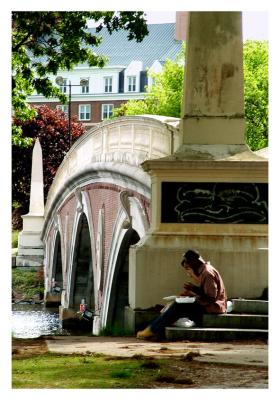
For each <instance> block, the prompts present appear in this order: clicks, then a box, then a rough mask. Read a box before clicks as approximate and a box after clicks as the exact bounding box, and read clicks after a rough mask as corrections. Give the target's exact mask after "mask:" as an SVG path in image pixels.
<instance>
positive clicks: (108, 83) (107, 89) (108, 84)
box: [104, 76, 113, 93]
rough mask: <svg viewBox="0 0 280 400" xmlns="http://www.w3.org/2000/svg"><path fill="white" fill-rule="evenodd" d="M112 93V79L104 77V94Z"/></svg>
mask: <svg viewBox="0 0 280 400" xmlns="http://www.w3.org/2000/svg"><path fill="white" fill-rule="evenodd" d="M112 92H113V77H112V76H104V93H112Z"/></svg>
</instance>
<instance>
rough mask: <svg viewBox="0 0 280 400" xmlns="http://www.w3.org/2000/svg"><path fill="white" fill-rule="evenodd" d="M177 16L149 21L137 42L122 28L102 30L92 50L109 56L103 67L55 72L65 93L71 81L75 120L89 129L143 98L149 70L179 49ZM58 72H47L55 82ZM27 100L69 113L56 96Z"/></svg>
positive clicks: (35, 96)
mask: <svg viewBox="0 0 280 400" xmlns="http://www.w3.org/2000/svg"><path fill="white" fill-rule="evenodd" d="M180 17H181V13H177V20H176V23H167V24H151V25H148V29H149V35H148V36H146V37H145V38H144V40H143V41H142V42H140V43H137V42H136V41H134V40H132V41H129V40H128V39H127V32H125V31H122V30H120V31H117V32H113V33H112V35H110V34H109V33H108V31H107V30H105V29H104V30H102V31H101V35H102V37H103V40H102V43H101V45H100V46H99V47H96V48H94V51H95V52H96V53H97V54H103V55H105V56H106V57H107V58H108V63H107V64H106V65H105V66H104V67H103V68H97V67H89V66H88V65H87V64H81V65H77V66H76V67H75V68H74V70H73V71H59V72H58V74H57V76H60V77H62V78H63V79H62V81H61V83H60V85H59V86H60V88H61V90H62V91H63V92H64V93H65V94H66V95H67V94H69V85H70V83H71V116H74V115H77V116H78V121H80V122H82V123H84V124H85V126H86V128H87V129H89V128H90V127H92V126H94V125H95V124H96V123H99V122H101V121H103V120H104V119H107V118H109V117H110V116H111V115H112V112H113V108H114V107H119V106H120V105H121V104H122V103H125V102H127V101H128V100H131V99H135V100H141V99H143V98H144V92H145V90H146V86H150V85H152V80H151V78H150V77H149V76H148V73H149V72H160V71H161V70H162V67H163V65H164V63H165V62H166V60H167V59H171V60H175V58H176V56H177V54H178V53H179V52H180V50H181V47H182V39H183V38H184V33H183V34H182V32H183V31H184V29H185V28H184V27H182V21H183V20H182V18H180ZM91 31H92V32H93V31H95V28H91ZM57 76H50V79H51V80H52V81H53V82H55V80H56V78H57ZM81 82H83V86H81ZM85 82H86V84H84V83H85ZM28 101H29V103H30V104H33V105H42V104H47V105H49V106H50V107H51V108H54V107H59V108H61V109H62V110H63V111H64V112H66V113H68V106H69V105H63V104H61V103H59V100H58V99H55V98H49V99H47V98H45V97H43V96H42V95H38V94H35V93H34V94H33V95H32V96H30V97H29V98H28Z"/></svg>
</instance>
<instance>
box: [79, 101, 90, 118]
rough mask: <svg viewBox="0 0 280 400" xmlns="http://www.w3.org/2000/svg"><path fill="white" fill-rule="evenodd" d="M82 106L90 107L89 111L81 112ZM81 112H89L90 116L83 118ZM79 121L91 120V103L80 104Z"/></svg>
mask: <svg viewBox="0 0 280 400" xmlns="http://www.w3.org/2000/svg"><path fill="white" fill-rule="evenodd" d="M82 107H88V108H89V112H87V111H86V112H81V108H82ZM81 114H85V115H87V114H89V118H81ZM78 117H79V121H90V120H91V104H79V115H78Z"/></svg>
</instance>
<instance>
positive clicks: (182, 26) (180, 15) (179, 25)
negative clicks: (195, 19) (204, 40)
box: [175, 11, 188, 41]
mask: <svg viewBox="0 0 280 400" xmlns="http://www.w3.org/2000/svg"><path fill="white" fill-rule="evenodd" d="M187 14H188V11H176V28H175V39H176V40H184V41H185V40H186V32H187Z"/></svg>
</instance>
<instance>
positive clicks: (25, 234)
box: [16, 138, 44, 267]
mask: <svg viewBox="0 0 280 400" xmlns="http://www.w3.org/2000/svg"><path fill="white" fill-rule="evenodd" d="M22 219H23V230H22V231H21V232H20V234H19V242H18V256H17V259H16V265H17V266H24V267H27V266H30V267H38V266H41V265H42V264H43V258H44V252H43V243H42V241H41V232H42V228H43V223H44V182H43V157H42V148H41V145H40V141H39V139H38V138H37V139H36V142H35V145H34V148H33V153H32V170H31V189H30V201H29V213H28V214H26V215H22Z"/></svg>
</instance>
